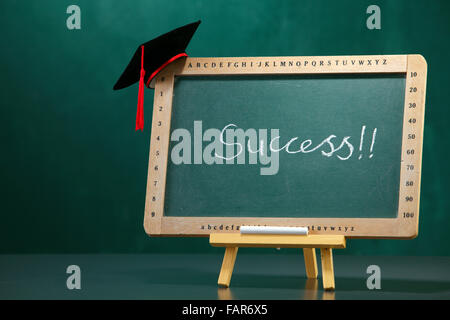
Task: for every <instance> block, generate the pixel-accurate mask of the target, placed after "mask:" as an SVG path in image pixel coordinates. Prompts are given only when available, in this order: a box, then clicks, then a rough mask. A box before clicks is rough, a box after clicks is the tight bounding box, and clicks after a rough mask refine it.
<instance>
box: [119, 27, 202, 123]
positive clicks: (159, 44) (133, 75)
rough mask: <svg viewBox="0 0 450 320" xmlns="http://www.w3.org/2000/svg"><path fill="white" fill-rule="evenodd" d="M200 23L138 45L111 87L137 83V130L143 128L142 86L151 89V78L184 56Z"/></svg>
mask: <svg viewBox="0 0 450 320" xmlns="http://www.w3.org/2000/svg"><path fill="white" fill-rule="evenodd" d="M199 24H200V21H197V22H194V23H190V24H188V25H185V26H183V27H180V28H177V29H175V30H172V31H170V32H168V33H165V34H163V35H160V36H159V37H157V38H155V39H153V40H150V41H148V42H146V43H143V44H141V45H140V46H139V47H138V49H137V50H136V52H135V53H134V55H133V57H132V58H131V61H130V63H129V64H128V66H127V67H126V68H125V71H124V72H123V73H122V75H121V76H120V78H119V80H118V81H117V82H116V84H115V85H114V90H120V89H123V88H126V87H128V86H130V85H132V84H134V83H136V82H138V81H139V94H138V108H137V114H136V130H139V129H140V130H143V129H144V84H145V85H146V86H147V87H151V88H153V87H154V86H153V83H152V79H153V78H154V77H155V76H156V75H157V74H158V73H159V72H160V71H161V70H162V69H164V67H166V66H167V65H168V64H170V63H171V62H173V61H175V60H177V59H179V58H182V57H187V54H186V52H185V50H186V47H187V46H188V44H189V41H190V40H191V38H192V36H193V35H194V33H195V31H196V30H197V27H198V25H199Z"/></svg>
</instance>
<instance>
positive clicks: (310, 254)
mask: <svg viewBox="0 0 450 320" xmlns="http://www.w3.org/2000/svg"><path fill="white" fill-rule="evenodd" d="M303 256H304V258H305V269H306V277H307V278H308V279H317V275H318V271H317V260H316V249H314V248H303Z"/></svg>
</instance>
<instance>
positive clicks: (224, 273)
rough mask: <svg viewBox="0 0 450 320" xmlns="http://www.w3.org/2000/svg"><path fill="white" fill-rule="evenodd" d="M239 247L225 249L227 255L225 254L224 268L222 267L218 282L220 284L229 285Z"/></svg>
mask: <svg viewBox="0 0 450 320" xmlns="http://www.w3.org/2000/svg"><path fill="white" fill-rule="evenodd" d="M237 252H238V247H227V248H226V249H225V255H224V256H223V262H222V268H221V269H220V274H219V280H218V281H217V283H218V284H219V285H220V286H224V287H229V286H230V281H231V276H232V274H233V269H234V262H235V261H236V255H237Z"/></svg>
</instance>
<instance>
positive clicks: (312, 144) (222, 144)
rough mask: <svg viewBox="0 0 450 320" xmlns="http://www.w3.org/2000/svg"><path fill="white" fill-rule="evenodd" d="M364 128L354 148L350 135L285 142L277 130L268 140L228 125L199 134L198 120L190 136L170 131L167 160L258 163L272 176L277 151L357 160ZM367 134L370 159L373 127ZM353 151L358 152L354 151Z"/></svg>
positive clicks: (265, 134)
mask: <svg viewBox="0 0 450 320" xmlns="http://www.w3.org/2000/svg"><path fill="white" fill-rule="evenodd" d="M366 129H367V128H366V125H362V126H361V134H360V135H359V137H358V139H357V141H358V142H357V143H358V144H357V145H356V147H355V146H354V145H353V143H352V142H351V139H352V137H351V136H344V137H340V138H339V137H337V136H336V135H334V134H329V135H328V136H324V138H323V139H322V140H320V141H313V140H312V139H304V140H300V138H299V137H292V138H290V139H289V140H286V139H282V138H281V137H280V134H279V132H280V130H279V129H270V138H269V129H252V128H249V129H247V130H245V131H244V129H241V128H238V127H237V125H235V124H233V123H230V124H227V125H226V126H225V127H223V129H222V130H220V129H216V128H210V129H207V130H205V131H203V125H202V121H194V125H193V137H192V135H191V131H189V130H188V129H184V128H178V129H175V130H173V132H172V134H171V136H170V140H171V141H172V142H176V143H175V144H174V146H173V147H172V151H171V160H172V162H173V163H174V164H176V165H180V164H203V163H205V164H208V165H212V164H245V163H246V162H248V164H258V163H259V164H260V165H261V169H260V174H261V175H275V174H277V173H278V170H279V167H280V166H279V153H280V152H286V153H288V154H292V155H295V154H309V153H314V152H316V153H318V152H320V154H321V155H322V156H323V157H325V158H332V157H335V158H337V159H339V160H341V161H346V160H348V159H350V158H351V157H352V156H353V155H354V154H355V153H358V157H357V158H358V159H359V160H361V159H362V158H363V144H364V138H365V136H366V135H368V134H367V133H366V131H367V130H366ZM369 135H370V136H371V137H369V139H370V138H371V139H370V149H369V155H368V158H369V159H371V158H372V157H373V156H374V152H373V150H374V145H375V140H376V135H377V128H374V129H373V130H372V132H371V134H369ZM281 141H287V142H281ZM204 142H206V143H207V144H206V146H204ZM246 142H247V143H246ZM192 146H193V149H192ZM356 148H357V150H358V152H355V149H356ZM192 154H193V156H192Z"/></svg>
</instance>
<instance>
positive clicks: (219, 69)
mask: <svg viewBox="0 0 450 320" xmlns="http://www.w3.org/2000/svg"><path fill="white" fill-rule="evenodd" d="M344 61H346V63H344ZM299 62H300V65H299V64H298V63H299ZM394 73H396V74H398V73H401V74H404V75H405V79H406V86H405V96H404V97H405V99H404V101H405V104H404V113H403V129H402V150H401V168H400V190H399V202H398V214H397V217H396V218H386V219H385V218H382V219H380V218H302V217H298V218H277V217H273V218H271V217H261V218H258V217H215V216H213V213H212V216H208V217H172V216H165V215H164V212H163V211H164V197H165V190H166V173H167V167H168V166H167V164H168V152H169V142H170V141H169V139H170V129H171V126H170V123H171V116H172V97H173V90H174V79H175V77H177V76H207V75H215V76H217V75H224V76H225V75H283V74H394ZM426 77H427V65H426V61H425V59H424V58H423V57H422V56H421V55H371V56H316V57H313V56H312V57H233V58H186V59H182V60H180V61H177V62H175V63H173V64H171V65H169V66H168V67H166V68H165V69H164V70H163V71H161V72H160V74H159V75H158V76H157V78H156V83H155V94H154V106H153V120H152V131H151V141H150V155H149V167H148V178H147V179H148V180H147V192H146V201H145V215H144V228H145V230H146V233H148V234H149V235H153V236H209V234H210V233H217V232H238V231H237V228H236V227H238V226H241V225H271V226H307V227H308V228H309V230H310V234H341V235H345V236H346V237H351V238H414V237H416V236H417V234H418V221H419V199H420V180H421V179H420V178H421V162H422V142H423V128H424V114H425V91H426ZM204 225H212V226H215V227H213V228H211V229H209V228H202V227H201V226H204ZM216 226H233V227H232V228H231V227H230V228H222V229H220V228H218V227H216ZM326 226H335V227H334V228H329V227H328V228H327V227H326Z"/></svg>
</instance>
